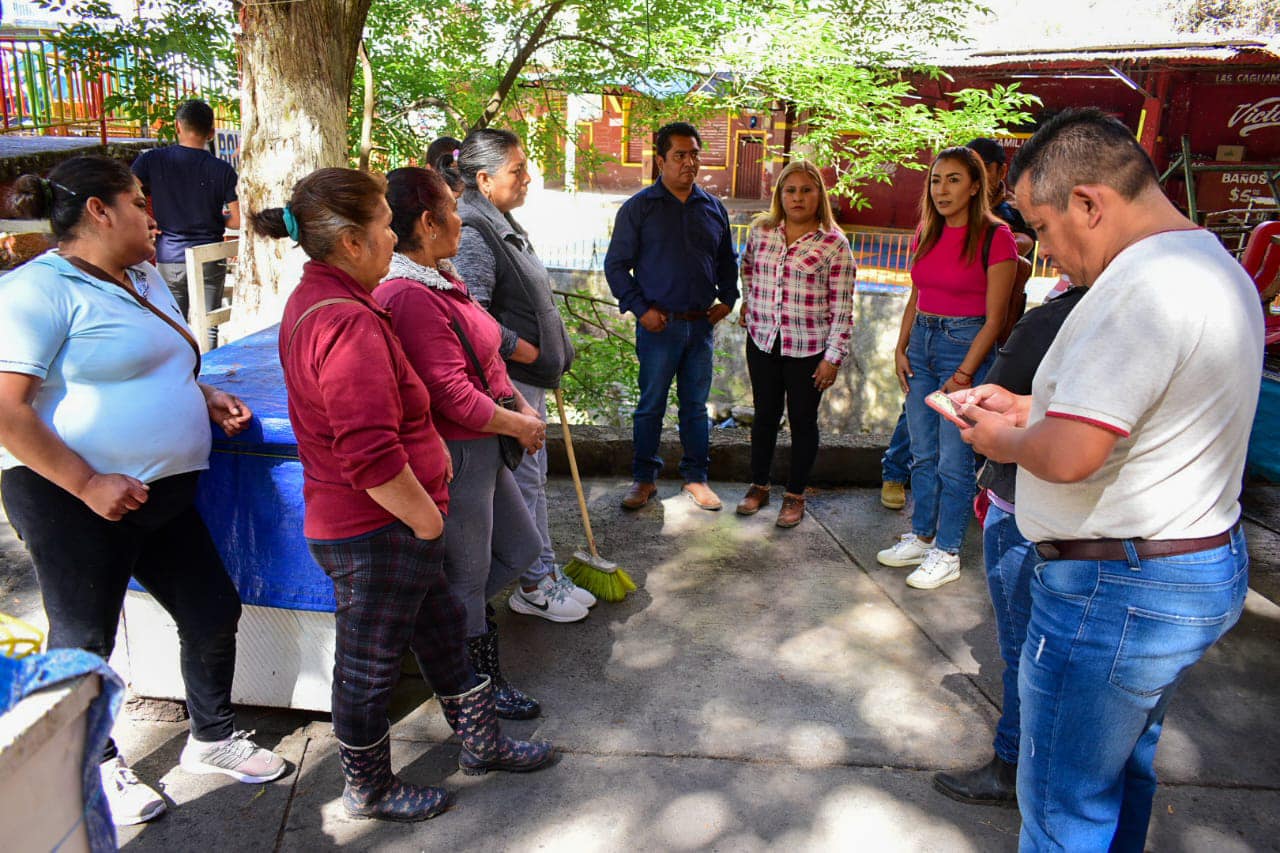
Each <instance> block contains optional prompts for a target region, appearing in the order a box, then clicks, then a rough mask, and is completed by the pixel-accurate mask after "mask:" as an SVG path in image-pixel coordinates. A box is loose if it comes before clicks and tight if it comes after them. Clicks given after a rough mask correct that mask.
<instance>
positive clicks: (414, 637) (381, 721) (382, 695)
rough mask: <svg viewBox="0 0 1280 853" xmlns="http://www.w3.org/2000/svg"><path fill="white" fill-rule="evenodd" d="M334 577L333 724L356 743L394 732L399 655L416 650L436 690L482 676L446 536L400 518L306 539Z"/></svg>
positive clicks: (458, 688) (467, 684)
mask: <svg viewBox="0 0 1280 853" xmlns="http://www.w3.org/2000/svg"><path fill="white" fill-rule="evenodd" d="M307 545H308V548H309V549H310V551H311V556H312V557H313V558H314V559H315V561H316V562H317V563H319V564H320V567H321V568H322V569H324V571H325V574H327V575H328V576H329V578H330V580H332V581H333V596H334V600H335V601H336V603H337V607H336V612H335V616H336V617H337V638H336V643H335V646H334V661H333V729H334V733H335V734H336V735H337V737H338V740H340V741H341V742H342V743H344V744H346V745H347V746H350V747H356V748H359V747H365V746H371V745H373V744H375V743H377V742H378V741H379V740H381V739H382V736H383V735H385V734H386V733H387V729H388V728H389V725H390V724H389V723H388V722H387V705H388V704H389V703H390V701H391V690H392V688H393V687H395V685H396V682H397V681H399V678H400V661H401V659H402V658H403V657H404V653H405V650H406V649H411V650H412V651H413V655H414V657H415V658H416V659H417V661H418V666H419V667H421V669H422V674H423V677H425V678H426V679H427V683H429V684H430V685H431V686H432V688H434V689H435V691H436V692H437V693H441V694H444V695H457V694H459V693H465V692H466V691H467V690H469V689H470V688H471V687H473V686H474V685H475V684H476V676H475V671H474V670H473V669H472V668H471V662H470V660H469V658H468V657H467V653H466V646H465V640H466V615H465V611H464V610H463V607H462V604H461V602H459V600H458V599H457V597H456V596H455V595H454V594H453V591H452V590H451V589H450V588H449V582H448V580H447V579H446V577H445V574H444V537H443V536H441V537H440V538H439V539H436V540H433V541H430V542H428V541H425V540H422V539H418V538H417V537H416V536H414V535H413V532H412V531H411V530H410V529H409V528H408V527H407V526H405V525H404V524H401V523H399V522H396V523H395V524H393V525H391V526H390V527H385V528H383V529H382V530H379V531H376V532H375V533H373V534H371V535H369V536H365V537H362V538H360V539H356V540H354V541H343V542H317V541H309V542H308V543H307Z"/></svg>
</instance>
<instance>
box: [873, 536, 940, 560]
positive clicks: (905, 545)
mask: <svg viewBox="0 0 1280 853" xmlns="http://www.w3.org/2000/svg"><path fill="white" fill-rule="evenodd" d="M932 549H933V543H932V542H921V541H920V540H919V539H917V538H916V535H915V534H914V533H904V534H902V535H901V536H899V537H898V541H897V542H894V543H893V546H892V547H890V548H885V549H884V550H883V551H881V552H880V553H878V554H876V560H877V561H878V562H879V563H880V565H882V566H893V567H895V568H901V567H902V566H918V565H920V564H921V563H923V562H924V557H925V555H926V554H928V553H929V551H930V550H932Z"/></svg>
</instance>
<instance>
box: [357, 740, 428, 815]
mask: <svg viewBox="0 0 1280 853" xmlns="http://www.w3.org/2000/svg"><path fill="white" fill-rule="evenodd" d="M338 757H339V758H340V759H341V761H342V778H343V779H344V780H346V783H347V784H346V787H345V788H344V789H343V791H342V805H343V807H344V808H345V809H346V810H347V814H349V815H351V816H352V817H355V818H375V819H377V820H397V821H404V822H412V821H417V820H426V819H427V818H432V817H435V816H436V815H438V814H440V813H441V812H443V811H444V810H445V809H447V808H449V806H450V805H451V804H452V802H453V797H452V796H450V794H449V792H448V791H446V790H444V789H443V788H427V787H422V786H419V785H410V784H408V783H407V782H402V781H400V780H399V779H397V778H396V776H395V774H393V773H392V772H391V733H390V732H388V733H387V735H386V737H384V738H383V739H382V740H380V741H378V743H376V744H374V745H373V746H370V747H366V748H364V749H352V748H351V747H349V746H344V745H342V744H341V743H339V744H338Z"/></svg>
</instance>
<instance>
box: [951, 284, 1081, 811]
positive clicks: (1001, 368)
mask: <svg viewBox="0 0 1280 853" xmlns="http://www.w3.org/2000/svg"><path fill="white" fill-rule="evenodd" d="M1087 291H1088V288H1086V287H1081V286H1074V287H1071V288H1069V289H1068V290H1066V291H1064V292H1063V293H1062V294H1060V295H1059V296H1058V297H1056V298H1055V299H1052V300H1050V301H1049V302H1046V303H1045V304H1044V305H1041V306H1040V307H1039V308H1035V309H1033V310H1031V311H1028V312H1027V313H1026V314H1025V315H1023V317H1022V319H1021V320H1019V321H1018V323H1017V325H1015V326H1014V327H1013V332H1012V333H1011V334H1010V335H1009V340H1008V341H1007V342H1006V343H1005V345H1004V346H1002V347H1001V348H1000V349H999V350H997V352H996V360H995V363H994V364H993V365H992V366H991V370H990V371H988V373H987V378H986V381H987V382H990V383H992V384H995V385H1000V386H1002V387H1004V388H1007V389H1009V390H1010V391H1012V392H1013V393H1015V394H1030V393H1031V381H1032V379H1034V378H1035V375H1036V369H1037V368H1038V367H1039V366H1040V362H1041V360H1042V359H1043V358H1044V355H1045V353H1046V352H1048V351H1049V345H1050V344H1052V343H1053V339H1054V338H1055V337H1056V336H1057V334H1058V330H1059V329H1060V328H1062V324H1063V323H1064V322H1066V319H1067V316H1068V315H1069V314H1070V313H1071V311H1072V309H1073V308H1075V307H1076V305H1077V304H1079V302H1080V300H1081V298H1083V297H1084V295H1085V293H1086V292H1087ZM1017 471H1018V466H1017V465H1013V464H1009V463H1000V462H992V461H990V460H988V461H987V463H986V464H985V465H984V466H983V468H982V471H981V473H980V474H979V476H978V487H979V489H980V491H979V494H978V501H977V503H978V504H979V507H978V509H979V518H982V519H983V524H982V553H983V561H984V562H985V563H986V569H987V587H988V589H989V590H990V591H991V603H992V604H993V605H994V606H995V614H996V636H997V637H998V638H999V642H1000V657H1001V658H1002V659H1003V660H1004V675H1003V678H1002V680H1003V684H1004V703H1003V709H1002V711H1001V714H1000V720H999V722H998V723H997V724H996V735H995V740H994V742H993V746H994V750H995V754H994V755H993V756H992V758H991V760H990V761H988V762H987V763H986V764H985V765H983V766H982V767H979V768H976V769H974V770H966V771H961V772H957V773H938V774H936V775H935V776H934V777H933V785H934V787H935V788H937V789H938V790H939V791H941V792H942V793H943V794H946V795H947V796H948V797H950V798H951V799H953V800H959V801H960V802H962V803H975V804H977V805H998V804H1010V805H1011V804H1013V803H1015V802H1016V801H1017V781H1018V738H1019V732H1020V727H1019V724H1018V659H1019V657H1021V655H1022V642H1023V640H1025V639H1026V636H1027V620H1028V619H1029V618H1030V616H1031V575H1032V572H1033V571H1034V569H1035V567H1036V564H1037V563H1039V562H1040V557H1039V555H1038V554H1037V553H1036V549H1035V546H1034V545H1033V544H1032V543H1031V542H1029V541H1027V540H1026V538H1024V537H1023V535H1022V534H1021V533H1020V532H1019V530H1018V525H1017V523H1016V521H1015V520H1014V513H1013V508H1014V481H1015V479H1016V476H1017ZM983 506H985V507H986V513H985V518H984V517H983V513H982V507H983Z"/></svg>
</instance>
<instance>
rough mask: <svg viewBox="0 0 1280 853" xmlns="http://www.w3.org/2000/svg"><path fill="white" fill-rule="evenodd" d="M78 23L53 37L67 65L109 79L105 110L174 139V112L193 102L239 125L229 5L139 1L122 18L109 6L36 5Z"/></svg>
mask: <svg viewBox="0 0 1280 853" xmlns="http://www.w3.org/2000/svg"><path fill="white" fill-rule="evenodd" d="M37 2H38V3H39V5H40V6H41V7H43V8H45V9H52V10H55V11H65V12H69V13H70V14H71V15H72V16H73V18H74V19H75V21H74V23H71V24H69V25H67V26H65V27H63V28H62V30H60V31H59V32H58V33H57V34H56V35H55V36H54V39H53V41H54V43H55V45H56V46H57V47H58V50H59V51H60V52H61V53H62V55H63V56H64V57H66V58H67V59H68V60H71V61H72V62H73V63H75V64H76V65H77V66H79V67H80V68H81V69H83V70H85V71H86V72H88V73H89V74H107V75H108V76H110V77H112V78H114V79H115V80H116V81H117V86H118V87H119V88H117V89H116V90H115V91H114V92H112V93H111V94H110V95H108V96H107V97H106V98H105V100H104V106H105V107H106V109H107V110H108V111H109V112H111V113H113V114H116V115H124V116H126V117H128V118H130V119H134V120H136V121H138V122H140V123H141V124H143V125H144V126H145V127H147V128H148V129H149V131H150V132H152V133H155V134H157V135H159V136H160V137H161V138H166V139H172V138H173V136H174V129H173V112H174V110H175V109H176V108H177V105H178V103H180V102H181V101H183V100H185V99H187V98H189V97H200V98H203V99H204V100H206V101H208V102H209V104H210V105H212V106H213V107H214V109H215V110H217V111H218V112H219V113H221V114H223V115H229V116H231V117H232V120H233V121H238V116H239V110H240V101H239V85H238V80H237V70H236V50H235V40H234V35H233V33H234V31H235V17H234V15H233V14H232V4H231V0H202V1H201V2H198V3H191V2H184V0H138V4H137V10H138V14H137V15H136V16H130V17H127V18H126V17H122V16H120V15H118V14H117V13H116V12H115V11H114V10H113V9H112V4H111V3H110V2H108V0H37Z"/></svg>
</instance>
